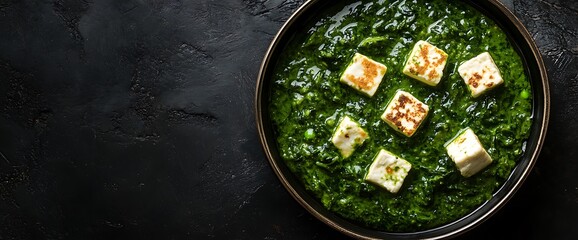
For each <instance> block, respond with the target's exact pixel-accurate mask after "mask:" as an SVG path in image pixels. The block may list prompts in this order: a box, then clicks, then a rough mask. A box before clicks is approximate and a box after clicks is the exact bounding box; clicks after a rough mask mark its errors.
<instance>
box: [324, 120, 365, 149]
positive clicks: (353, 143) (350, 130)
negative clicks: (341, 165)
mask: <svg viewBox="0 0 578 240" xmlns="http://www.w3.org/2000/svg"><path fill="white" fill-rule="evenodd" d="M367 138H369V135H368V134H367V132H366V131H365V130H363V128H361V127H360V126H359V124H358V123H356V122H355V121H353V120H351V118H349V117H348V116H345V117H343V119H342V120H341V121H340V123H339V126H337V129H336V130H335V132H334V133H333V137H332V138H331V141H332V142H333V145H335V147H337V148H338V149H339V152H340V153H341V156H343V158H348V157H349V156H351V154H352V153H353V151H354V150H355V148H356V147H357V146H359V145H361V144H363V142H364V141H365V140H366V139H367Z"/></svg>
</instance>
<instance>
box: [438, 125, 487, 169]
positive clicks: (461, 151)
mask: <svg viewBox="0 0 578 240" xmlns="http://www.w3.org/2000/svg"><path fill="white" fill-rule="evenodd" d="M446 150H447V152H448V155H449V156H450V158H451V159H452V160H453V161H454V163H455V164H456V167H457V168H458V169H459V170H460V173H461V174H462V176H464V177H471V176H473V175H474V174H476V173H478V172H479V171H480V170H482V169H484V168H485V167H487V166H488V165H490V163H492V157H490V155H489V154H488V152H486V149H484V147H483V146H482V143H481V142H480V140H479V139H478V136H476V134H475V133H474V131H473V130H472V129H471V128H466V129H464V130H462V131H460V132H459V133H458V134H457V135H456V137H454V138H453V139H452V140H450V141H449V142H447V143H446Z"/></svg>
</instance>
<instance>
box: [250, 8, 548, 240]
mask: <svg viewBox="0 0 578 240" xmlns="http://www.w3.org/2000/svg"><path fill="white" fill-rule="evenodd" d="M351 2H354V1H353V0H351ZM466 2H467V3H468V4H470V5H471V6H473V7H474V8H476V9H477V10H479V11H480V12H482V13H483V14H485V15H486V16H488V17H489V18H491V19H493V20H494V21H495V22H496V23H497V24H498V25H499V26H500V27H501V28H502V30H503V31H504V32H505V33H506V34H507V36H508V38H509V40H510V41H511V43H512V45H513V46H514V48H515V49H516V50H517V51H518V53H519V54H520V56H521V57H522V60H523V62H524V67H525V71H526V74H527V75H528V76H529V79H530V81H531V84H532V88H533V94H534V95H533V110H532V111H533V118H534V121H533V125H532V129H531V133H530V139H529V140H528V142H527V145H526V151H525V152H524V154H523V156H522V159H521V160H520V161H519V162H518V164H517V166H516V167H515V169H514V170H513V172H512V173H511V175H510V177H509V179H508V180H507V181H506V182H505V183H504V184H503V185H502V187H501V188H500V189H499V190H498V191H497V192H495V193H494V195H493V197H492V198H491V199H490V200H489V201H486V202H485V203H484V204H482V205H481V206H480V207H478V208H477V209H475V210H474V211H472V212H470V213H469V214H468V215H466V216H464V217H462V218H461V219H458V220H456V221H454V222H451V223H449V224H446V225H443V226H440V227H438V228H435V229H429V230H424V231H420V232H407V233H391V232H382V231H377V230H372V229H367V228H364V227H361V226H359V225H356V224H354V223H352V222H349V221H347V220H346V219H343V218H341V217H340V216H338V215H336V214H335V213H333V212H330V211H328V210H327V209H325V208H324V207H323V206H322V205H321V203H320V202H319V201H318V200H316V199H315V198H313V196H311V195H310V194H309V193H308V192H307V191H306V190H305V187H304V186H303V185H302V184H301V183H300V182H299V181H298V179H297V177H296V176H294V175H293V173H292V172H291V171H290V170H289V169H288V168H287V166H286V165H285V163H284V162H283V160H282V159H281V158H280V156H279V152H278V149H277V144H276V142H275V136H274V133H273V129H272V124H271V120H270V118H269V103H270V93H271V85H272V84H271V83H272V80H271V79H272V74H273V70H274V68H275V64H276V63H277V60H278V58H279V57H280V55H281V52H282V51H283V49H284V47H285V46H286V44H287V43H288V41H289V40H290V39H291V38H292V36H294V34H295V33H298V32H299V31H303V26H305V24H306V22H307V21H308V20H309V19H310V18H311V16H315V15H316V14H317V13H318V11H319V10H321V9H323V7H324V6H325V5H327V4H331V3H334V2H333V1H329V0H327V1H323V0H310V1H307V2H306V3H304V4H303V5H302V6H301V7H300V8H299V9H298V10H297V11H296V12H295V13H294V14H293V15H292V16H291V17H290V18H289V19H288V20H287V22H286V23H285V25H283V27H282V28H281V29H280V31H279V32H278V34H277V35H276V37H275V38H274V39H273V42H272V43H271V45H270V47H269V49H268V51H267V53H266V56H265V58H264V60H263V63H262V65H261V70H260V73H259V78H258V80H257V88H256V96H255V108H256V109H255V111H256V121H257V127H258V131H259V135H260V139H261V143H262V145H263V148H264V151H265V154H266V155H267V158H268V159H269V163H270V164H271V167H272V168H273V170H274V171H275V173H276V174H277V176H278V177H279V179H280V181H281V183H282V184H283V185H284V186H285V188H286V189H287V190H288V191H289V193H290V194H291V195H292V196H293V197H294V198H295V199H296V200H297V201H298V202H299V203H300V204H301V205H302V206H303V207H304V208H305V209H307V211H309V212H310V213H311V214H313V215H314V216H315V217H317V218H318V219H319V220H321V221H322V222H324V223H326V224H328V225H329V226H331V227H333V228H334V229H336V230H338V231H340V232H342V233H344V234H346V235H349V236H352V237H355V238H360V239H384V238H387V239H392V238H393V239H396V238H397V239H410V238H420V239H422V238H434V239H435V238H449V237H455V236H458V235H459V234H462V233H464V232H466V231H468V230H471V229H472V228H474V227H476V226H477V225H479V224H480V223H482V222H483V221H485V220H486V219H488V218H489V217H490V216H492V215H493V214H494V213H496V211H498V210H499V209H500V208H501V207H502V206H504V205H505V204H506V203H507V202H508V200H509V199H510V198H511V197H512V195H514V194H515V192H516V191H517V190H518V189H519V188H520V186H521V185H522V183H523V182H524V180H525V179H526V177H527V176H528V175H529V174H530V172H531V170H532V168H533V166H534V164H535V162H536V160H537V158H538V155H539V153H540V149H541V147H542V144H543V142H544V139H545V135H546V129H547V125H548V116H549V111H550V97H549V94H550V93H549V87H548V77H547V73H546V69H545V67H544V63H543V61H542V58H541V56H540V53H539V51H538V48H537V47H536V45H535V43H534V41H533V39H532V37H531V36H530V34H529V33H528V31H527V30H526V29H525V27H524V26H523V25H522V23H521V22H520V21H519V20H518V19H517V18H516V17H515V16H514V14H512V13H511V12H510V11H509V10H508V9H507V8H506V7H505V6H504V5H503V4H501V3H500V2H498V1H497V0H485V1H479V0H477V1H474V0H471V1H466Z"/></svg>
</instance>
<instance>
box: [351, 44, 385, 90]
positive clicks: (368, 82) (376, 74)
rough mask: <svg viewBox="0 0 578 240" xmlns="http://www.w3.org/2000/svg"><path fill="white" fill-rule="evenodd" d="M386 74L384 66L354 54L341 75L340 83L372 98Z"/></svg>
mask: <svg viewBox="0 0 578 240" xmlns="http://www.w3.org/2000/svg"><path fill="white" fill-rule="evenodd" d="M386 72H387V67H386V66H385V65H383V64H381V63H379V62H376V61H374V60H371V59H370V58H368V57H366V56H364V55H362V54H359V53H356V54H355V55H354V56H353V60H352V61H351V64H349V66H347V68H346V69H345V71H344V72H343V74H342V75H341V82H342V83H345V84H347V85H349V86H350V87H352V88H354V89H356V90H358V91H360V92H361V93H364V94H366V95H367V96H369V97H372V96H373V94H375V91H377V88H378V87H379V84H380V83H381V80H382V79H383V76H384V75H385V73H386Z"/></svg>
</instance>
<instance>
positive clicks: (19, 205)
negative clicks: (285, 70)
mask: <svg viewBox="0 0 578 240" xmlns="http://www.w3.org/2000/svg"><path fill="white" fill-rule="evenodd" d="M302 2H303V1H299V0H236V1H233V0H222V1H212V0H192V1H185V0H126V1H117V0H97V1H87V0H44V1H37V0H0V30H1V31H0V239H345V237H344V236H343V235H341V234H340V233H338V232H336V231H334V230H332V229H331V228H329V227H327V226H325V225H324V224H322V223H321V222H319V221H318V220H316V219H315V218H314V217H312V216H311V215H310V214H308V213H307V212H306V211H305V210H303V209H302V208H301V207H300V206H299V205H298V204H297V203H296V202H295V201H294V200H293V199H292V198H291V197H290V196H289V194H288V193H287V192H286V190H285V189H284V188H283V187H282V186H281V185H280V183H279V181H278V180H277V178H276V176H275V175H274V174H273V171H272V170H271V168H270V167H269V165H268V163H267V161H266V159H265V156H264V154H263V152H262V149H261V146H260V143H259V140H258V136H257V131H256V127H255V123H254V112H253V96H254V87H255V81H256V77H257V73H258V68H259V64H260V63H261V60H262V58H263V56H264V53H265V50H266V48H267V46H268V44H269V43H270V41H271V39H272V38H273V36H274V34H275V33H276V32H277V30H278V29H279V28H280V26H281V25H282V23H283V21H284V20H286V19H287V18H288V16H289V15H290V14H291V13H292V12H293V11H295V10H296V9H297V7H298V6H299V5H300V4H301V3H302ZM504 3H505V4H506V5H507V6H508V7H509V8H510V9H511V10H513V12H514V13H515V14H516V15H517V16H518V17H519V18H520V19H521V20H522V22H523V23H524V24H526V26H527V28H528V30H529V31H530V32H531V33H532V36H533V37H534V39H535V40H536V42H537V45H538V46H539V48H540V51H541V52H542V54H543V57H544V60H545V62H546V64H547V67H548V73H549V76H550V84H551V85H550V86H551V92H552V112H551V120H550V127H549V131H548V136H547V140H546V143H545V145H544V147H543V150H542V154H541V155H540V158H539V160H538V162H537V165H536V166H535V168H534V170H533V172H532V174H531V175H530V177H529V178H528V179H527V181H526V183H525V184H524V185H523V187H522V188H521V189H520V190H519V191H518V193H517V194H516V195H515V196H514V198H513V199H512V200H511V201H510V202H509V203H508V204H507V205H506V206H505V207H504V208H502V210H500V211H499V212H498V213H497V214H496V215H495V216H493V217H492V218H491V219H490V220H488V221H486V222H485V223H484V224H483V225H481V226H480V227H478V228H476V229H474V230H473V231H471V232H469V233H467V234H466V235H463V236H461V238H463V239H486V238H497V237H509V238H524V239H570V238H575V237H576V236H578V228H576V226H577V224H578V174H577V172H578V169H577V168H578V155H577V144H578V124H577V116H578V113H577V112H578V67H577V64H578V59H577V58H578V3H576V2H574V1H562V0H528V1H522V0H514V1H511V0H510V1H504Z"/></svg>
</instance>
